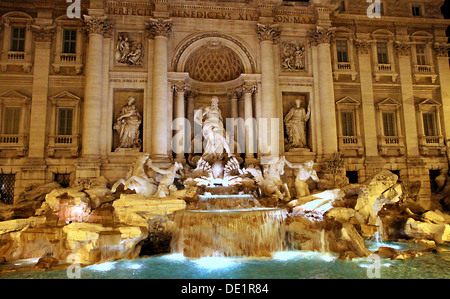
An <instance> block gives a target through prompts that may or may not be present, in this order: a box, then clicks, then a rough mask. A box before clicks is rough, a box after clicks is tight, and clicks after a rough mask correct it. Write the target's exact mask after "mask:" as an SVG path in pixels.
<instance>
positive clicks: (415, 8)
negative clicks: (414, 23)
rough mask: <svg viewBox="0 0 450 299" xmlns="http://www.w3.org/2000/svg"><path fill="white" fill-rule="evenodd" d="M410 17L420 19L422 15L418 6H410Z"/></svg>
mask: <svg viewBox="0 0 450 299" xmlns="http://www.w3.org/2000/svg"><path fill="white" fill-rule="evenodd" d="M412 15H413V16H415V17H420V16H421V15H422V12H421V9H420V5H413V6H412Z"/></svg>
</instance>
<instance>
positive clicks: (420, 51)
mask: <svg viewBox="0 0 450 299" xmlns="http://www.w3.org/2000/svg"><path fill="white" fill-rule="evenodd" d="M426 49H427V47H426V45H425V44H417V45H416V53H417V64H418V65H427V55H426Z"/></svg>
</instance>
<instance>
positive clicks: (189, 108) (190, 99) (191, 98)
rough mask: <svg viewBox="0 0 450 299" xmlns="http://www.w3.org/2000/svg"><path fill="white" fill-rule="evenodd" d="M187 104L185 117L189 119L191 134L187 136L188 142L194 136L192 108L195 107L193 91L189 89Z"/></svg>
mask: <svg viewBox="0 0 450 299" xmlns="http://www.w3.org/2000/svg"><path fill="white" fill-rule="evenodd" d="M187 98H188V104H187V119H188V120H189V124H190V130H191V133H190V134H191V135H190V136H189V135H188V136H189V138H188V140H187V141H188V142H190V141H191V140H192V138H194V109H195V92H193V91H189V92H188V95H187Z"/></svg>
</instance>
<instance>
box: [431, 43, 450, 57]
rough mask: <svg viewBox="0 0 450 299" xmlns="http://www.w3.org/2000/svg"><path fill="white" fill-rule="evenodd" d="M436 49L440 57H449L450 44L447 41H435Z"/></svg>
mask: <svg viewBox="0 0 450 299" xmlns="http://www.w3.org/2000/svg"><path fill="white" fill-rule="evenodd" d="M433 48H434V51H436V55H437V56H438V57H448V52H449V51H450V44H446V43H435V44H434V47H433Z"/></svg>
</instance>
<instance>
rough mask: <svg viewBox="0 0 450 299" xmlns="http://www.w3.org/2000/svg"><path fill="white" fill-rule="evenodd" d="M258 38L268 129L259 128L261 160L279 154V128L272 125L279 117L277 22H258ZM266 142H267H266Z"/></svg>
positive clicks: (278, 34)
mask: <svg viewBox="0 0 450 299" xmlns="http://www.w3.org/2000/svg"><path fill="white" fill-rule="evenodd" d="M257 33H258V38H259V41H260V47H261V94H262V101H261V105H262V107H261V118H262V119H263V120H265V121H267V130H261V129H260V130H259V132H258V134H259V141H260V142H261V144H260V150H261V155H260V158H261V162H262V163H265V162H267V161H266V160H269V159H270V157H274V156H278V155H279V142H278V140H279V130H278V128H277V127H272V121H271V120H272V119H277V118H278V115H277V97H276V84H275V63H274V49H273V45H274V42H276V41H277V40H278V38H279V36H280V32H279V30H278V26H277V25H275V24H258V31H257ZM264 143H266V144H264Z"/></svg>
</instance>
